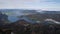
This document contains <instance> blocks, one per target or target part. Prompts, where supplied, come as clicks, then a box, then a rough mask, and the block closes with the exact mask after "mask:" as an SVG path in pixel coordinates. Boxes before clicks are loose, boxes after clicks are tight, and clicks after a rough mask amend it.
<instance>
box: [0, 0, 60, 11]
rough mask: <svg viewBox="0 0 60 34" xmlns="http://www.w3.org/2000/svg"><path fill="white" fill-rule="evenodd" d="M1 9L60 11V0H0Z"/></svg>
mask: <svg viewBox="0 0 60 34" xmlns="http://www.w3.org/2000/svg"><path fill="white" fill-rule="evenodd" d="M0 9H41V10H57V11H60V0H0Z"/></svg>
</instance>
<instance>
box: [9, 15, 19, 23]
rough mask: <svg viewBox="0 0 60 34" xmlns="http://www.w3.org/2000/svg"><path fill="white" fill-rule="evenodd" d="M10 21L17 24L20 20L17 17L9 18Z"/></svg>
mask: <svg viewBox="0 0 60 34" xmlns="http://www.w3.org/2000/svg"><path fill="white" fill-rule="evenodd" d="M8 20H9V21H11V22H15V21H17V20H19V18H18V17H17V16H8Z"/></svg>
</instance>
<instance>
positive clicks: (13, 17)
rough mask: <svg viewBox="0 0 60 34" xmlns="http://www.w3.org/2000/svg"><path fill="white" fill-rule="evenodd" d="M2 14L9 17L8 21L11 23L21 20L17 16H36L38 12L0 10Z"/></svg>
mask: <svg viewBox="0 0 60 34" xmlns="http://www.w3.org/2000/svg"><path fill="white" fill-rule="evenodd" d="M0 12H2V13H3V14H6V15H8V20H10V21H11V22H14V21H17V20H19V18H18V17H17V16H22V15H29V14H36V13H38V12H37V11H36V10H24V9H0Z"/></svg>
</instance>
